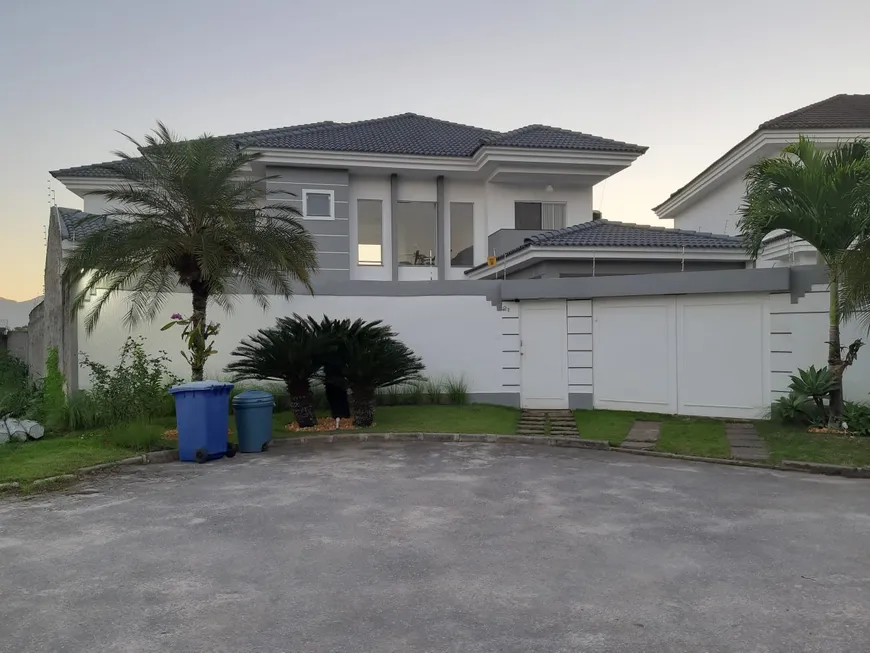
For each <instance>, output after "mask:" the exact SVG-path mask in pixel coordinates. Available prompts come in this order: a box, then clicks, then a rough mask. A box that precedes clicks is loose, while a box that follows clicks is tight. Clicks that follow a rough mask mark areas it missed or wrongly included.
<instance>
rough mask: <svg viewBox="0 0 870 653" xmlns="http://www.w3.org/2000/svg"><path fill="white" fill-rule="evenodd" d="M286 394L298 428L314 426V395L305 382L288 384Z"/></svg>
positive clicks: (315, 420)
mask: <svg viewBox="0 0 870 653" xmlns="http://www.w3.org/2000/svg"><path fill="white" fill-rule="evenodd" d="M287 392H288V394H289V395H290V410H291V412H292V413H293V417H295V418H296V424H297V425H298V426H299V428H311V427H312V426H316V425H317V416H316V414H315V412H314V395H313V394H312V392H311V386H309V385H308V383H307V382H305V383H288V384H287Z"/></svg>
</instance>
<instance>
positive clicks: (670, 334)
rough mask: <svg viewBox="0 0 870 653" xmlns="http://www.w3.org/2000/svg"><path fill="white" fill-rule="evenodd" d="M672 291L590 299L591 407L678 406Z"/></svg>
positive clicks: (658, 409) (659, 409)
mask: <svg viewBox="0 0 870 653" xmlns="http://www.w3.org/2000/svg"><path fill="white" fill-rule="evenodd" d="M674 302H675V300H674V298H673V297H652V298H649V299H646V298H630V299H607V300H595V301H594V303H593V305H592V375H593V376H592V379H593V381H592V382H593V393H594V406H595V408H603V409H609V410H635V411H646V412H652V413H676V412H677V365H676V339H675V326H674V306H675V303H674Z"/></svg>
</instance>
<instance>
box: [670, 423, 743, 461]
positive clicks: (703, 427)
mask: <svg viewBox="0 0 870 653" xmlns="http://www.w3.org/2000/svg"><path fill="white" fill-rule="evenodd" d="M656 451H666V452H668V453H679V454H683V455H687V456H704V457H707V458H730V457H731V448H730V447H729V446H728V440H727V439H726V438H725V423H724V422H720V421H718V420H712V419H693V418H682V417H674V416H667V417H666V419H664V420H662V430H661V433H660V435H659V441H658V444H657V445H656Z"/></svg>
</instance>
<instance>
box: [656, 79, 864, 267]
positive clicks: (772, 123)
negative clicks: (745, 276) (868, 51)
mask: <svg viewBox="0 0 870 653" xmlns="http://www.w3.org/2000/svg"><path fill="white" fill-rule="evenodd" d="M799 136H806V137H807V138H811V139H812V140H814V141H815V142H816V143H819V144H821V145H823V146H831V147H833V146H834V145H836V144H837V143H838V142H840V141H846V140H853V139H855V138H867V137H870V95H845V94H841V95H835V96H833V97H830V98H828V99H826V100H822V101H821V102H816V103H814V104H810V105H809V106H806V107H802V108H800V109H796V110H795V111H791V112H789V113H786V114H784V115H781V116H778V117H776V118H773V119H771V120H767V121H765V122H763V123H761V124H760V125H759V126H758V129H756V130H755V131H754V132H752V133H751V134H750V135H749V136H747V137H746V138H744V139H743V140H742V141H740V142H739V143H737V144H736V145H735V146H734V147H732V148H731V149H730V150H728V151H727V152H726V153H725V154H723V155H722V156H720V157H719V158H718V159H716V160H715V161H714V162H713V163H711V164H710V165H709V166H707V167H706V168H705V169H704V170H702V171H701V172H700V173H698V174H697V175H696V176H695V177H694V178H693V179H692V180H691V181H689V182H688V183H687V184H685V185H684V186H683V187H682V188H679V189H677V190H676V191H674V192H673V193H671V195H670V197H668V199H666V200H665V201H664V202H662V203H661V204H659V205H658V206H656V207H654V208H653V211H655V213H656V215H658V217H659V218H662V219H665V220H673V221H674V227H676V228H678V229H689V230H693V231H710V232H713V233H722V234H732V235H733V234H736V233H737V221H738V219H739V217H740V216H739V213H738V211H739V209H740V205H741V203H742V201H743V196H744V194H745V192H746V182H745V181H744V177H745V175H746V173H747V172H748V170H749V168H750V167H751V166H752V164H754V163H755V162H756V161H758V160H759V159H761V158H764V157H771V156H777V155H778V154H780V153H781V152H782V149H783V148H784V147H785V146H786V145H788V144H789V143H793V142H795V141H797V139H798V137H799ZM761 259H762V260H760V261H759V263H758V264H759V266H765V265H795V264H796V265H800V264H815V263H817V262H818V260H817V259H818V256H817V253H816V251H815V249H814V248H813V247H811V246H810V245H808V244H807V243H806V242H804V241H802V240H800V239H797V238H793V237H791V236H787V235H785V234H779V235H776V234H774V235H773V236H771V237H770V238H769V239H768V240H767V247H766V248H765V251H764V253H763V255H762V257H761Z"/></svg>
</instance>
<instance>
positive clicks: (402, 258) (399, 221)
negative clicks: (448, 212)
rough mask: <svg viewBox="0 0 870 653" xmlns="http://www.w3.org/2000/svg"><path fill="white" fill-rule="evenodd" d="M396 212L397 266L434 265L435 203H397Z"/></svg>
mask: <svg viewBox="0 0 870 653" xmlns="http://www.w3.org/2000/svg"><path fill="white" fill-rule="evenodd" d="M396 212H397V215H394V216H393V220H395V221H396V235H397V236H398V242H397V243H396V244H397V248H398V252H399V265H430V266H431V265H435V242H436V229H437V227H436V219H435V202H399V204H398V208H397V211H396Z"/></svg>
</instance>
